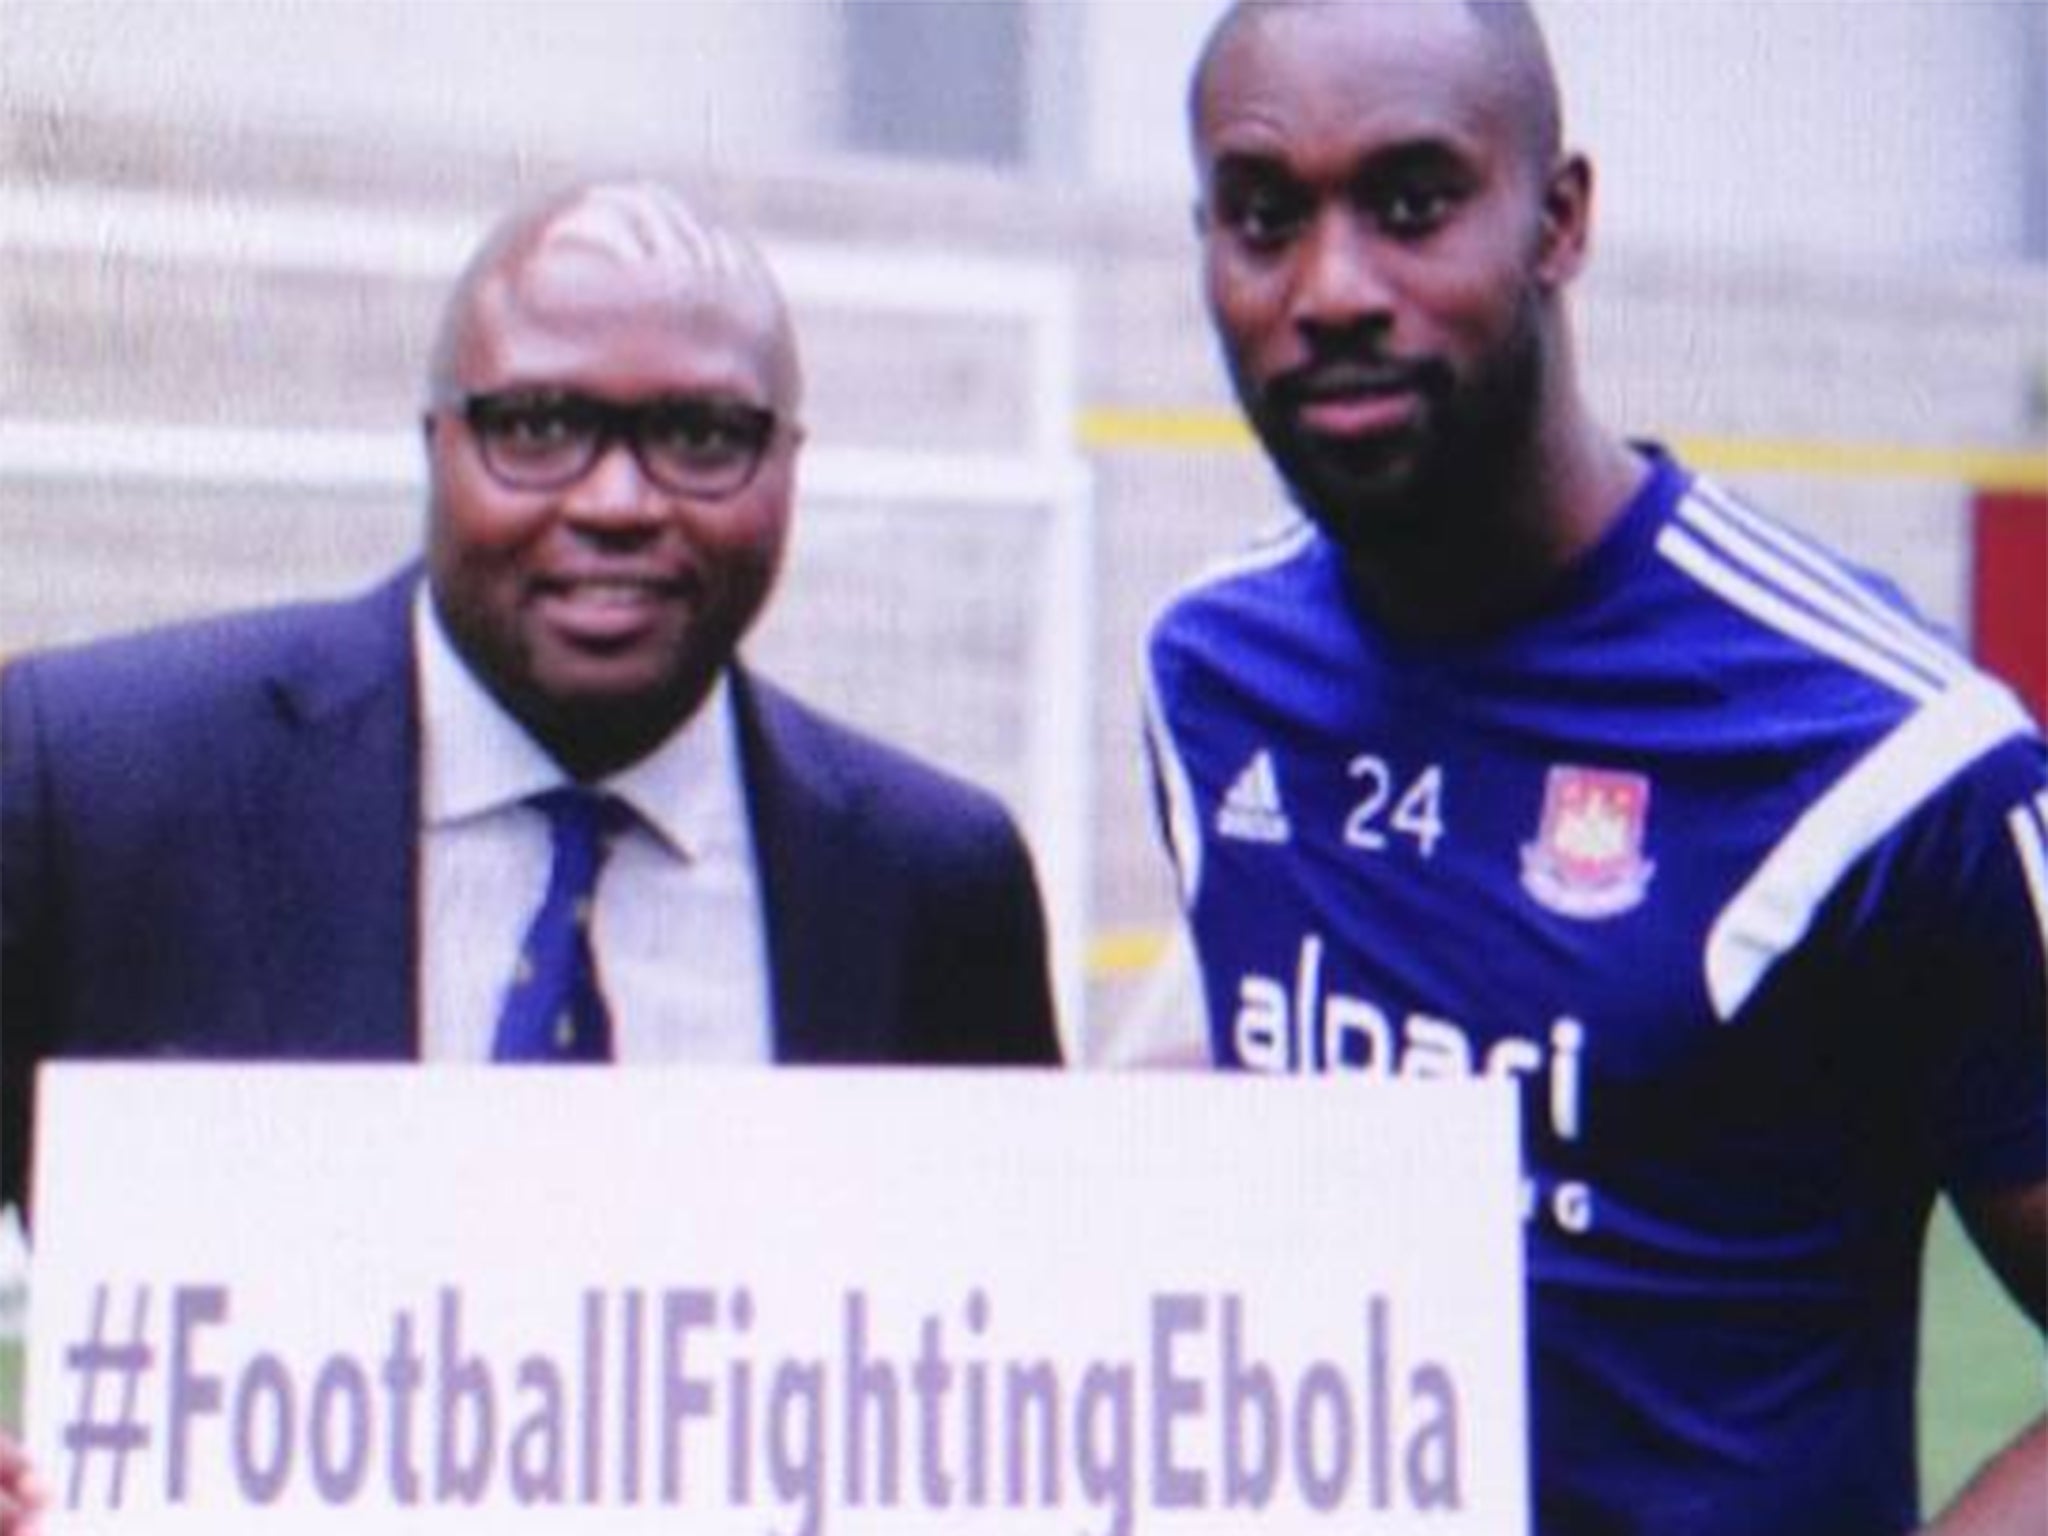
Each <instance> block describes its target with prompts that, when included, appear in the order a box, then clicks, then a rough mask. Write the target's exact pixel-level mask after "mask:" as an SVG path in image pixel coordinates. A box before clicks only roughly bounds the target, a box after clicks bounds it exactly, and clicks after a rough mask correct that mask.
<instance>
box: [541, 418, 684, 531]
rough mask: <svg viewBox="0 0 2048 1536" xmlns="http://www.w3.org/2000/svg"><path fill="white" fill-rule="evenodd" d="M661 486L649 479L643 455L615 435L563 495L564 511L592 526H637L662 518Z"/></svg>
mask: <svg viewBox="0 0 2048 1536" xmlns="http://www.w3.org/2000/svg"><path fill="white" fill-rule="evenodd" d="M663 507H664V501H663V494H662V490H661V487H660V486H658V485H656V484H655V483H654V482H653V480H651V479H649V478H648V474H647V471H646V470H645V469H644V468H642V467H641V464H640V458H639V455H638V454H636V453H635V452H634V451H633V447H632V445H631V444H630V443H629V442H627V441H626V439H625V438H623V437H617V438H613V439H612V440H611V441H610V442H608V443H606V444H605V445H604V446H603V447H602V448H601V449H599V451H598V455H597V458H596V460H595V461H594V462H593V463H592V464H591V466H590V468H589V469H588V470H586V471H584V474H583V478H582V479H580V480H578V481H576V482H575V483H574V484H573V485H571V486H570V487H569V489H568V490H567V491H566V492H565V493H564V494H563V496H562V510H563V511H564V513H566V514H567V515H568V516H569V517H570V518H572V519H573V520H574V521H576V522H578V523H580V524H584V525H586V526H589V527H592V528H607V529H635V528H642V527H646V526H649V525H652V524H654V523H657V522H659V521H660V520H661V518H662V516H663Z"/></svg>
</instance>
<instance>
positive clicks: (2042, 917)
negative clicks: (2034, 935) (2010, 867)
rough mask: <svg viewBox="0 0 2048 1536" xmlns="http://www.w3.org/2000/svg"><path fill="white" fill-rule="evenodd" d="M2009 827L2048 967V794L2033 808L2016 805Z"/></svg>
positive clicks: (2032, 805) (2045, 792) (2043, 955)
mask: <svg viewBox="0 0 2048 1536" xmlns="http://www.w3.org/2000/svg"><path fill="white" fill-rule="evenodd" d="M2005 824H2006V826H2007V827H2009V828H2010V829H2011V831H2012V842H2013V847H2014V848H2015V849H2017V850H2018V852H2019V856H2020V868H2021V869H2023V870H2024V871H2026V876H2027V894H2028V895H2029V896H2030V897H2032V898H2033V902H2034V924H2035V926H2036V927H2037V928H2039V929H2040V931H2041V959H2042V964H2044V965H2048V830H2044V829H2048V790H2043V791H2042V792H2041V793H2040V794H2039V795H2037V796H2036V797H2035V798H2034V802H2033V804H2031V805H2016V806H2014V807H2013V809H2012V814H2011V815H2009V816H2007V817H2006V819H2005Z"/></svg>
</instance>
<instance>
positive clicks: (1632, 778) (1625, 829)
mask: <svg viewBox="0 0 2048 1536" xmlns="http://www.w3.org/2000/svg"><path fill="white" fill-rule="evenodd" d="M1649 821H1650V781H1649V780H1648V779H1646V778H1644V777H1643V776H1642V775H1641V774H1639V773H1615V772H1611V771H1609V770H1607V769H1602V768H1552V769H1551V770H1550V774H1549V776H1548V778H1547V779H1546V780H1545V781H1544V787H1543V824H1542V825H1541V826H1540V827H1539V828H1538V829H1537V832H1536V841H1535V842H1533V843H1524V844H1523V845H1522V887H1523V889H1525V890H1526V891H1528V893H1529V894H1530V895H1531V896H1534V897H1535V898H1536V899H1537V900H1538V901H1539V902H1541V903H1542V904H1543V905H1544V906H1546V907H1548V908H1550V910H1551V911H1553V912H1559V913H1562V914H1563V915H1564V916H1566V917H1577V918H1587V919H1596V918H1603V917H1615V916H1618V915H1619V914H1621V913H1623V912H1626V911H1628V910H1629V909H1630V908H1632V907H1635V906H1637V905H1639V904H1640V903H1641V902H1642V899H1643V896H1644V893H1645V892H1647V891H1648V890H1649V888H1650V877H1651V876H1652V875H1653V874H1655V873H1656V871H1657V866H1656V865H1655V864H1654V863H1653V862H1651V861H1650V860H1649V859H1646V858H1644V857H1643V833H1644V830H1645V829H1646V828H1647V827H1648V825H1649Z"/></svg>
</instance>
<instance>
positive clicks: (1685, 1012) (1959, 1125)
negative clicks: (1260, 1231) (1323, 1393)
mask: <svg viewBox="0 0 2048 1536" xmlns="http://www.w3.org/2000/svg"><path fill="white" fill-rule="evenodd" d="M1651 460H1652V467H1651V473H1650V475H1649V478H1648V480H1647V481H1646V483H1645V485H1644V488H1643V489H1642V491H1641V492H1640V494H1639V495H1638V496H1637V498H1636V499H1635V501H1634V502H1633V503H1632V505H1631V506H1630V507H1629V508H1628V509H1627V510H1626V511H1625V513H1624V515H1623V516H1622V517H1621V518H1620V519H1619V520H1618V521H1617V523H1616V524H1615V525H1614V527H1613V528H1612V529H1611V530H1610V531H1609V533H1608V534H1607V535H1606V537H1605V538H1604V539H1603V540H1602V542H1601V543H1600V544H1599V545H1598V546H1597V547H1596V548H1595V549H1594V550H1593V551H1592V552H1591V553H1590V554H1589V555H1588V556H1587V557H1586V558H1585V559H1583V560H1582V561H1581V562H1579V564H1578V565H1577V566H1575V567H1574V568H1573V569H1572V570H1571V571H1570V572H1569V573H1568V574H1567V575H1566V576H1565V577H1564V578H1563V579H1562V580H1561V581H1560V583H1559V584H1558V585H1557V587H1556V590H1555V591H1554V592H1552V593H1551V594H1549V597H1548V600H1547V602H1546V603H1545V605H1544V606H1543V607H1542V609H1541V610H1540V611H1538V612H1536V613H1534V614H1533V615H1531V616H1529V617H1527V618H1526V619H1525V620H1523V621H1522V622H1519V623H1518V624H1516V625H1514V626H1513V627H1512V628H1510V629H1507V630H1506V631H1504V632H1502V633H1498V634H1493V635H1489V636H1486V637H1483V638H1480V639H1475V640H1470V641H1461V642H1457V643H1427V644H1425V643H1417V642H1414V641H1410V640H1404V639H1402V638H1398V637H1396V636H1393V635H1390V634H1388V633H1387V632H1385V631H1384V630H1382V629H1381V628H1379V627H1378V626H1377V625H1376V624H1375V623H1374V622H1373V621H1372V620H1371V619H1370V618H1369V617H1368V616H1367V615H1366V614H1365V613H1364V612H1363V611H1362V610H1361V609H1360V608H1359V607H1358V605H1357V604H1356V603H1355V601H1354V600H1353V598H1352V596H1351V594H1350V591H1349V589H1348V587H1347V585H1346V582H1345V579H1344V575H1343V568H1342V561H1341V558H1340V556H1339V554H1338V552H1337V551H1336V549H1335V548H1334V547H1333V546H1332V545H1331V544H1330V543H1329V541H1328V540H1326V539H1325V538H1323V537H1322V536H1321V535H1320V534H1319V533H1318V532H1316V531H1315V530H1314V529H1313V528H1312V527H1310V526H1309V525H1307V524H1305V523H1298V522H1297V523H1296V524H1294V525H1292V526H1291V527H1290V528H1289V529H1287V530H1285V531H1283V532H1282V533H1281V534H1279V535H1278V536H1276V537H1274V538H1272V539H1270V540H1268V541H1266V542H1264V543H1262V544H1260V545H1258V546H1256V547H1254V548H1252V549H1251V550H1249V551H1248V552H1246V553H1245V554H1243V555H1242V556H1241V557H1239V558H1237V559H1235V560H1233V561H1231V562H1229V563H1227V564H1226V565H1224V566H1222V567H1220V568H1218V569H1216V570H1215V571H1212V572H1210V573H1209V574H1208V575H1206V576H1205V577H1204V578H1202V579H1201V580H1199V581H1197V582H1196V583H1195V584H1193V585H1192V586H1190V587H1189V588H1187V589H1186V590H1184V591H1183V592H1182V593H1181V594H1179V595H1178V596H1177V597H1176V598H1175V600H1174V601H1173V602H1172V603H1171V604H1170V605H1169V607H1168V608H1167V610H1166V612H1165V613H1164V614H1163V616H1162V617H1161V619H1160V620H1159V622H1158V624H1157V625H1156V626H1155V628H1154V631H1153V633H1152V636H1151V640H1150V645H1149V652H1148V662H1149V679H1148V681H1149V685H1150V696H1149V699H1148V727H1149V746H1150V749H1151V758H1152V765H1153V770H1154V773H1155V778H1156V784H1157V788H1158V791H1159V800H1160V806H1161V812H1162V820H1163V822H1164V824H1165V827H1166V833H1167V840H1168V842H1169V845H1170V848H1171V852H1172V854H1173V857H1174V860H1175V863H1176V866H1177V869H1178V872H1179V876H1180V888H1181V895H1182V899H1183V902H1184V905H1185V910H1186V917H1187V921H1188V924H1189V928H1190V932H1191V935H1192V937H1193V940H1194V945H1195V950H1196V954H1197V956H1198V959H1199V962H1200V971H1201V977H1202V987H1203V994H1204V998H1205V1001H1206V1005H1207V1011H1208V1023H1209V1034H1210V1044H1211V1048H1212V1052H1213V1055H1214V1058H1215V1060H1216V1061H1217V1062H1218V1063H1219V1064H1220V1065H1223V1066H1226V1067H1230V1068H1238V1069H1247V1070H1253V1071H1261V1072H1280V1073H1321V1072H1346V1071H1356V1072H1364V1073H1371V1074H1376V1075H1383V1076H1389V1077H1399V1078H1427V1077H1440V1076H1446V1075H1461V1074H1477V1073H1491V1074H1506V1075H1511V1076H1513V1077H1514V1078H1516V1079H1518V1080H1519V1082H1520V1083H1521V1085H1522V1090H1523V1099H1522V1105H1523V1121H1524V1131H1525V1142H1526V1151H1525V1178H1526V1184H1525V1214H1526V1231H1527V1238H1528V1242H1527V1254H1528V1275H1529V1283H1530V1287H1531V1294H1530V1305H1529V1318H1530V1330H1531V1366H1530V1370H1531V1390H1532V1403H1531V1417H1532V1424H1533V1433H1534V1444H1533V1448H1532V1455H1533V1458H1534V1462H1535V1469H1536V1478H1535V1481H1536V1490H1537V1502H1538V1509H1539V1515H1538V1529H1539V1531H1540V1532H1542V1533H1544V1536H1598V1533H1609V1532H1629V1533H1637V1532H1640V1533H1643V1536H1688V1533H1709V1532H1711V1533H1715V1536H1828V1533H1834V1532H1840V1533H1843V1536H1850V1533H1856V1536H1873V1533H1885V1532H1897V1531H1902V1530H1905V1529H1907V1528H1908V1527H1909V1526H1910V1525H1911V1524H1912V1523H1913V1521H1914V1517H1915V1506H1916V1504H1917V1495H1916V1490H1915V1477H1914V1454H1913V1381H1914V1373H1915V1362H1916V1349H1917V1340H1916V1328H1917V1311H1918V1284H1919V1271H1920V1259H1921V1248H1922V1243H1923V1240H1924V1232H1925V1225H1926V1221H1927V1217H1928V1213H1929V1210H1930V1207H1931V1204H1932V1201H1933V1199H1934V1196H1935V1195H1936V1193H1937V1192H1938V1191H1939V1190H1940V1189H1942V1188H1944V1187H1947V1188H1954V1189H1959V1190H1960V1189H1972V1188H1988V1187H1998V1186H2007V1185H2012V1184H2017V1183H2026V1182H2032V1181H2036V1180H2038V1179H2040V1178H2042V1177H2043V1176H2044V1173H2048V1060H2044V1057H2048V980H2044V973H2048V959H2044V950H2048V915H2044V914H2048V788H2044V786H2048V766H2044V747H2043V743H2042V740H2041V738H2040V736H2039V735H2038V733H2037V732H2036V731H2035V729H2034V728H2033V726H2032V725H2031V723H2030V722H2029V720H2028V719H2027V717H2026V715H2025V713H2024V711H2023V710H2022V709H2021V708H2020V706H2019V705H2018V703H2017V702H2016V701H2015V700H2014V699H2013V697H2012V696H2011V694H2010V693H2009V692H2008V691H2007V690H2006V689H2004V688H2003V687H2001V686H2000V685H1998V684H1997V683H1995V682H1994V681H1992V680H1990V679H1989V678H1987V677H1986V676H1984V675H1983V674H1982V673H1980V672H1978V671H1977V670H1975V669H1974V668H1973V667H1972V666H1971V665H1970V664H1969V663H1968V662H1967V661H1965V660H1964V659H1962V658H1961V657H1960V656H1958V655H1957V654H1956V653H1955V652H1954V651H1953V650H1952V649H1951V648H1950V647H1949V646H1948V645H1947V644H1946V643H1945V642H1944V641H1943V640H1942V639H1940V638H1939V637H1938V636H1937V635H1936V634H1935V633H1933V632H1932V631H1931V630H1930V629H1929V628H1928V627H1927V626H1926V625H1925V624H1923V623H1922V622H1921V621H1920V620H1919V619H1917V618H1916V617H1915V616H1914V615H1913V614H1912V613H1911V611H1910V610H1909V609H1908V608H1907V606H1906V605H1905V603H1904V602H1903V601H1902V600H1901V599H1900V598H1899V597H1898V596H1897V595H1896V594H1895V593H1894V592H1893V591H1892V590H1891V589H1890V588H1889V587H1888V586H1887V585H1885V584H1883V583H1882V582H1880V581H1878V580H1876V579H1874V578H1872V577H1870V576H1868V575H1867V574H1864V573H1861V572H1858V571H1856V570H1854V569H1852V568H1850V567H1848V566H1846V565H1845V564H1844V563H1842V562H1841V561H1840V560H1839V559H1837V558H1835V557H1833V556H1831V555H1830V554H1829V553H1827V552H1826V551H1824V550H1823V549H1821V548H1819V547H1818V546H1816V545H1815V544H1814V543H1812V542H1811V541H1809V540H1808V539H1806V538H1804V537H1802V536H1800V535H1798V534H1795V533H1794V532H1792V531H1790V530H1789V529H1787V528H1786V527H1784V526H1782V525H1780V524H1778V523H1776V522H1774V521H1772V520H1771V519H1769V518H1767V517H1765V516H1763V515H1761V514H1760V513H1758V512H1757V511H1755V510H1753V509H1752V508H1750V507H1748V506H1747V505H1745V504H1744V503H1743V502H1741V501H1740V500H1738V499H1737V498H1736V497H1734V496H1733V495H1731V494H1730V493H1729V492H1728V491H1726V490H1725V489H1723V488H1720V487H1718V486H1716V485H1715V484H1713V483H1712V482H1711V481H1710V480H1708V479H1706V478H1704V477H1697V476H1694V475H1692V474H1690V473H1688V472H1687V471H1686V470H1684V469H1683V468H1682V467H1681V466H1679V465H1678V464H1677V463H1676V462H1674V461H1673V460H1672V459H1670V458H1669V457H1668V456H1666V455H1664V454H1662V453H1661V452H1655V451H1653V452H1652V454H1651Z"/></svg>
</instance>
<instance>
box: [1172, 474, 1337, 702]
mask: <svg viewBox="0 0 2048 1536" xmlns="http://www.w3.org/2000/svg"><path fill="white" fill-rule="evenodd" d="M1337 585H1338V572H1337V569H1336V557H1335V555H1334V552H1333V551H1332V549H1331V546H1330V544H1329V541H1328V540H1327V539H1326V538H1324V537H1323V535H1322V534H1321V533H1319V532H1318V531H1317V529H1316V528H1315V526H1314V525H1313V524H1312V523H1310V522H1308V521H1307V520H1306V519H1305V518H1303V517H1301V516H1300V515H1299V514H1293V515H1290V516H1289V517H1287V518H1286V519H1285V520H1283V521H1281V522H1278V523H1275V524H1273V525H1271V526H1269V527H1267V528H1266V529H1264V530H1263V531H1262V532H1260V533H1259V534H1257V535H1256V536H1254V537H1253V538H1252V539H1251V540H1250V541H1249V542H1247V543H1245V544H1243V545H1242V546H1240V547H1239V548H1237V549H1235V550H1233V551H1231V552H1230V553H1228V554H1226V555H1224V556H1222V557H1221V558H1218V559H1215V560H1212V561H1210V562H1208V563H1207V564H1206V565H1204V566H1202V567H1201V568H1200V569H1198V570H1197V571H1196V572H1195V573H1194V574H1192V575H1191V576H1189V577H1188V578H1186V579H1185V580H1183V581H1181V582H1180V583H1179V584H1178V585H1177V586H1175V587H1174V588H1172V589H1171V591H1169V592H1168V594H1167V596H1166V597H1165V599H1164V600H1163V601H1162V602H1161V603H1160V604H1159V605H1158V606H1157V608H1156V609H1155V610H1154V612H1153V615H1152V619H1151V621H1150V622H1149V623H1148V624H1147V625H1146V626H1145V630H1144V657H1143V660H1144V663H1145V666H1146V669H1147V671H1148V672H1151V673H1154V674H1157V673H1160V672H1162V671H1165V672H1172V671H1174V670H1176V669H1177V668H1178V667H1180V666H1183V665H1187V664H1194V665H1198V666H1204V667H1206V666H1217V667H1223V668H1226V669H1228V668H1230V667H1232V666H1234V665H1236V664H1238V663H1240V662H1249V661H1250V660H1251V659H1253V658H1255V657H1256V656H1258V655H1260V654H1262V653H1264V652H1266V651H1268V650H1270V649H1272V648H1273V646H1274V645H1276V644H1280V645H1283V646H1289V647H1290V648H1291V644H1293V643H1299V642H1301V641H1303V640H1309V639H1310V637H1311V632H1313V631H1315V630H1317V629H1318V628H1320V627H1323V626H1327V625H1328V624H1329V623H1331V622H1332V616H1333V614H1334V613H1335V612H1336V611H1337V610H1338V607H1339V606H1340V605H1337V604H1334V603H1333V602H1332V601H1330V599H1331V598H1332V597H1333V596H1334V594H1335V593H1336V590H1337ZM1290 637H1291V641H1290ZM1311 643H1312V641H1311Z"/></svg>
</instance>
